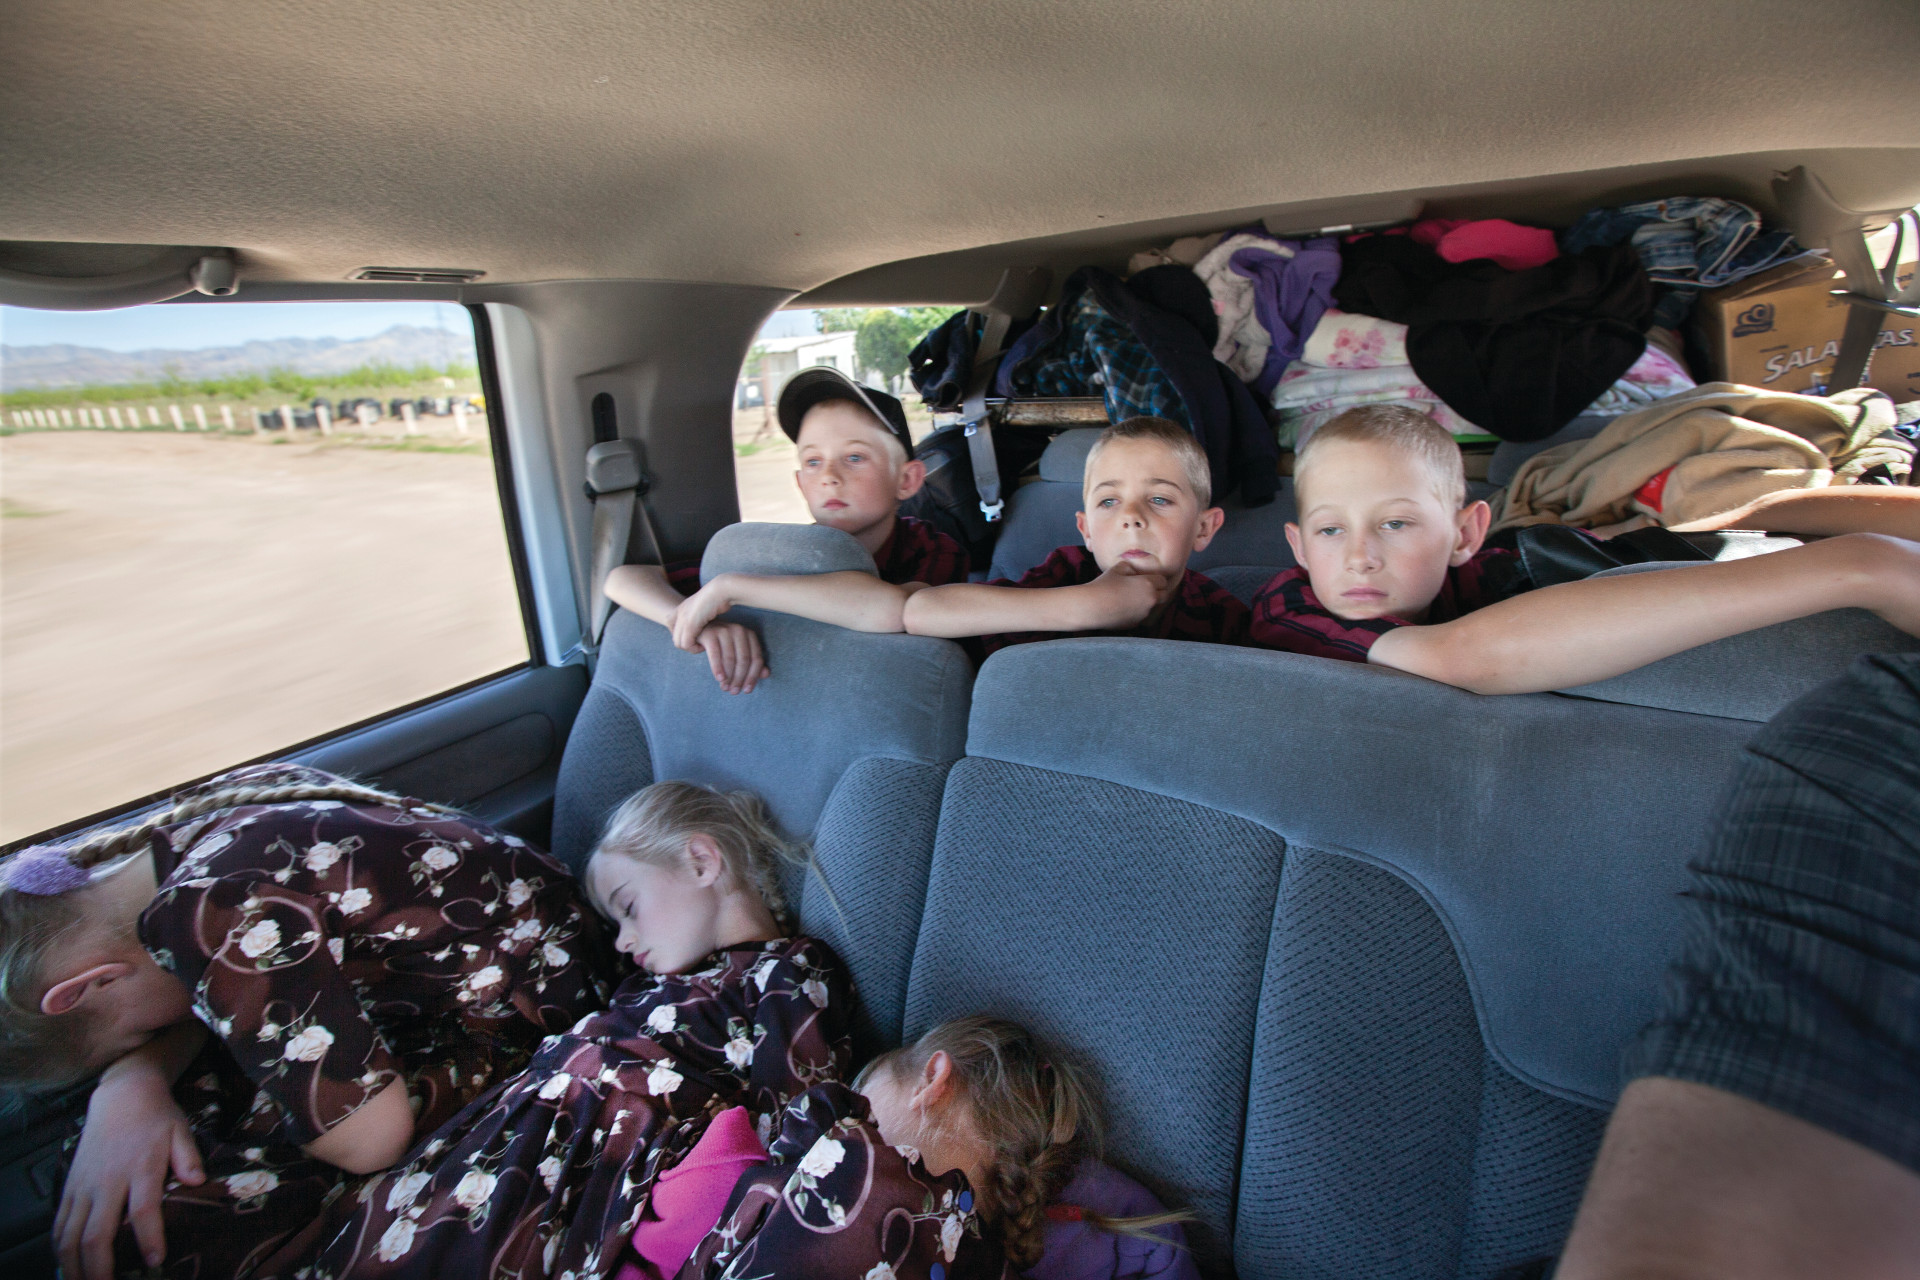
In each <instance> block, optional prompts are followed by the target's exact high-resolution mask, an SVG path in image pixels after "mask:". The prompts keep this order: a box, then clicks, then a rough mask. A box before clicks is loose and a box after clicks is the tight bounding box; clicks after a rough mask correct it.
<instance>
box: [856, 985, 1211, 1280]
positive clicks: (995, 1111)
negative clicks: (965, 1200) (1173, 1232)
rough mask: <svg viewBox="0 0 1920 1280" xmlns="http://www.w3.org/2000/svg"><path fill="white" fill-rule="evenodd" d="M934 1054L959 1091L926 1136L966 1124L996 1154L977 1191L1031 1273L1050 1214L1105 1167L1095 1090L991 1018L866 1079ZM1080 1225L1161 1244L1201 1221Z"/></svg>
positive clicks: (935, 1040)
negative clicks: (1090, 1165) (1093, 1167)
mask: <svg viewBox="0 0 1920 1280" xmlns="http://www.w3.org/2000/svg"><path fill="white" fill-rule="evenodd" d="M935 1053H945V1054H946V1055H947V1057H948V1059H949V1060H950V1061H951V1062H952V1064H953V1072H954V1076H955V1078H956V1079H957V1080H958V1082H959V1084H960V1092H959V1096H958V1098H957V1099H956V1101H955V1103H954V1104H952V1105H951V1106H948V1107H943V1108H942V1111H943V1114H941V1115H938V1116H928V1117H926V1119H925V1123H926V1125H927V1127H928V1134H927V1136H928V1138H929V1140H937V1139H939V1138H941V1137H944V1136H945V1134H946V1132H948V1131H950V1130H951V1129H953V1128H955V1127H957V1126H961V1125H964V1126H966V1127H967V1128H968V1129H970V1130H971V1134H972V1136H973V1137H974V1138H975V1139H976V1140H978V1141H979V1142H981V1143H983V1144H984V1145H985V1146H987V1147H988V1148H989V1149H990V1150H991V1151H992V1152H993V1159H992V1163H991V1164H990V1165H989V1167H988V1168H987V1170H986V1171H985V1175H984V1179H983V1180H984V1181H985V1183H986V1185H985V1186H982V1187H976V1188H974V1191H975V1194H976V1195H977V1196H979V1197H980V1202H981V1203H980V1208H981V1211H982V1212H983V1213H984V1214H985V1216H986V1217H987V1218H988V1219H989V1220H990V1221H992V1222H994V1223H995V1224H996V1225H997V1226H998V1228H999V1231H1000V1236H1001V1239H1002V1242H1003V1246H1004V1248H1005V1250H1006V1255H1007V1261H1008V1263H1010V1264H1011V1265H1012V1267H1013V1269H1014V1270H1016V1271H1026V1270H1028V1269H1029V1268H1031V1267H1033V1266H1034V1265H1035V1264H1036V1263H1038V1262H1039V1261H1040V1255H1041V1252H1042V1250H1043V1249H1044V1247H1045V1243H1046V1227H1047V1220H1048V1219H1047V1209H1048V1207H1049V1206H1050V1205H1052V1204H1054V1203H1056V1202H1057V1201H1058V1200H1059V1199H1060V1197H1061V1195H1062V1194H1063V1193H1064V1192H1065V1191H1066V1189H1067V1187H1068V1185H1069V1184H1070V1183H1072V1181H1073V1180H1074V1177H1075V1175H1076V1174H1077V1173H1078V1172H1079V1170H1080V1166H1081V1164H1082V1162H1084V1161H1086V1160H1089V1159H1098V1158H1099V1155H1100V1150H1101V1147H1102V1145H1103V1136H1104V1135H1103V1134H1102V1131H1101V1124H1100V1105H1099V1100H1098V1097H1097V1095H1096V1093H1095V1091H1094V1088H1093V1085H1092V1081H1091V1079H1090V1078H1089V1077H1088V1076H1087V1075H1086V1074H1085V1073H1084V1072H1082V1071H1081V1070H1080V1069H1079V1068H1078V1067H1076V1066H1074V1065H1073V1064H1072V1063H1070V1062H1068V1061H1066V1060H1065V1059H1063V1058H1061V1057H1060V1056H1059V1055H1057V1054H1051V1053H1048V1052H1046V1051H1045V1050H1044V1049H1043V1047H1042V1046H1041V1044H1040V1043H1039V1041H1038V1040H1036V1039H1035V1038H1034V1036H1033V1034H1032V1033H1031V1032H1029V1031H1028V1030H1027V1029H1026V1028H1025V1027H1022V1026H1020V1025H1019V1024H1018V1023H1013V1022H1008V1021H1006V1020H1005V1019H1003V1018H988V1017H971V1018H958V1019H955V1020H954V1021H952V1022H947V1023H942V1024H941V1025H940V1026H937V1027H935V1028H934V1029H933V1030H931V1031H929V1032H927V1033H926V1034H925V1035H923V1036H921V1037H920V1039H919V1040H917V1041H915V1042H914V1043H913V1044H912V1045H911V1046H910V1047H908V1048H904V1049H896V1050H894V1051H893V1052H892V1053H889V1054H885V1055H883V1056H882V1057H880V1058H877V1059H875V1060H874V1062H873V1063H871V1064H869V1065H868V1067H867V1070H866V1072H863V1073H862V1076H861V1078H862V1080H864V1079H865V1078H866V1075H867V1073H869V1072H872V1071H875V1070H884V1071H889V1072H893V1073H896V1078H905V1079H914V1078H917V1077H918V1076H919V1074H920V1072H921V1071H923V1070H924V1069H925V1067H926V1064H927V1060H928V1059H929V1058H931V1057H932V1056H933V1055H934V1054H935ZM856 1087H858V1082H856ZM1078 1216H1079V1218H1080V1220H1081V1221H1082V1222H1085V1223H1087V1224H1089V1225H1091V1226H1093V1227H1095V1228H1097V1229H1099V1230H1102V1231H1107V1232H1111V1233H1114V1234H1117V1235H1128V1236H1138V1237H1141V1238H1144V1239H1153V1240H1163V1237H1160V1236H1156V1235H1154V1234H1153V1229H1154V1228H1156V1227H1165V1226H1168V1225H1170V1224H1172V1223H1178V1222H1186V1221H1189V1220H1190V1219H1191V1217H1192V1215H1191V1214H1187V1213H1160V1214H1153V1215H1150V1216H1143V1217H1137V1218H1109V1217H1107V1216H1105V1215H1103V1214H1099V1213H1093V1212H1088V1211H1086V1210H1084V1209H1082V1210H1081V1211H1080V1213H1079V1215H1078Z"/></svg>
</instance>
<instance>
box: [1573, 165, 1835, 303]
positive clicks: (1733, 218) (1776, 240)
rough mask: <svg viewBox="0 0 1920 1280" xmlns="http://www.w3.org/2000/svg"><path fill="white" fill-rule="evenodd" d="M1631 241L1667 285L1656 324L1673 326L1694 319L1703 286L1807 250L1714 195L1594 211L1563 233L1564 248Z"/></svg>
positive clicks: (1656, 279)
mask: <svg viewBox="0 0 1920 1280" xmlns="http://www.w3.org/2000/svg"><path fill="white" fill-rule="evenodd" d="M1629 240H1631V241H1632V242H1633V250H1634V252H1635V253H1636V254H1637V255H1639V258H1640V265H1641V266H1643V267H1645V268H1646V270H1647V277H1648V278H1649V279H1650V280H1652V281H1653V283H1654V284H1655V285H1656V286H1658V287H1659V289H1660V299H1659V301H1658V302H1657V303H1656V304H1655V307H1654V317H1653V322H1654V323H1655V324H1657V325H1665V326H1667V327H1668V328H1673V327H1676V326H1678V325H1679V324H1680V322H1681V321H1683V320H1685V319H1686V318H1687V315H1688V313H1689V312H1691V311H1692V310H1693V300H1694V298H1695V296H1697V294H1698V292H1699V291H1700V290H1703V289H1713V288H1717V287H1718V286H1720V285H1723V284H1731V283H1733V282H1734V281H1735V280H1743V279H1745V278H1746V277H1748V276H1750V275H1752V274H1753V273H1754V272H1756V271H1764V270H1766V269H1767V268H1768V267H1772V266H1777V265H1778V264H1780V263H1782V262H1791V261H1792V260H1793V259H1795V258H1799V257H1803V256H1804V255H1805V254H1806V253H1807V252H1808V250H1806V249H1804V248H1802V247H1801V246H1800V244H1799V242H1798V241H1796V240H1795V239H1794V238H1793V236H1792V235H1791V234H1789V233H1788V232H1785V231H1780V230H1774V231H1763V230H1762V229H1761V227H1760V215H1759V214H1758V213H1756V212H1755V211H1754V210H1753V208H1752V206H1750V205H1744V204H1741V203H1740V202H1739V201H1738V200H1722V199H1719V198H1717V197H1713V196H1704V197H1703V196H1676V197H1673V198H1671V199H1667V200H1648V201H1646V202H1644V203H1642V204H1628V205H1621V206H1620V207H1619V208H1617V209H1594V210H1591V211H1589V212H1588V213H1587V214H1586V215H1585V216H1584V217H1582V218H1581V219H1580V220H1579V221H1578V222H1576V223H1574V224H1573V225H1572V226H1571V227H1569V228H1567V230H1566V231H1564V232H1562V233H1561V236H1560V249H1561V251H1562V252H1564V253H1579V252H1580V251H1581V250H1582V249H1588V248H1591V247H1593V246H1594V245H1602V246H1612V245H1616V244H1621V243H1624V242H1626V241H1629Z"/></svg>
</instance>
